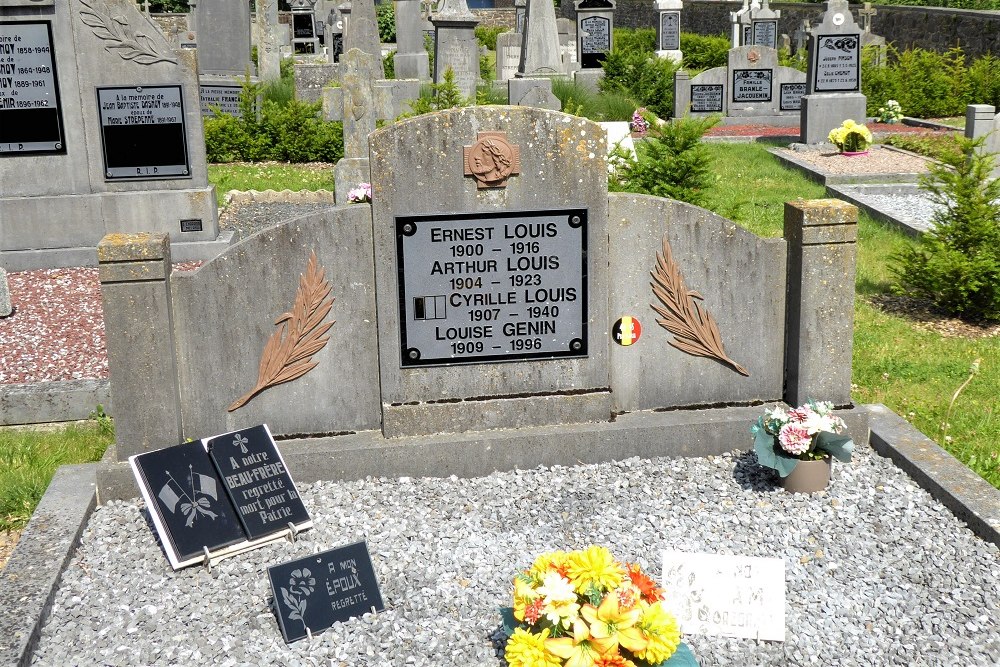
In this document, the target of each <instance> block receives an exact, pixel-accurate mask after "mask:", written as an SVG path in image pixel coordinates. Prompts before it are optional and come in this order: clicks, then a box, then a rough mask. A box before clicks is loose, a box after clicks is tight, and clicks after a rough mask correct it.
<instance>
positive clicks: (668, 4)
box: [653, 0, 684, 63]
mask: <svg viewBox="0 0 1000 667" xmlns="http://www.w3.org/2000/svg"><path fill="white" fill-rule="evenodd" d="M683 8H684V3H683V1H682V0H656V1H655V2H654V3H653V9H655V10H656V12H657V21H656V55H657V56H659V57H660V58H669V59H670V60H673V61H674V62H675V63H679V62H681V60H682V59H683V58H684V54H683V53H682V52H681V10H682V9H683Z"/></svg>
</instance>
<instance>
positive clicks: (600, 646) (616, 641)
mask: <svg viewBox="0 0 1000 667" xmlns="http://www.w3.org/2000/svg"><path fill="white" fill-rule="evenodd" d="M641 613H642V612H640V611H639V609H629V610H627V611H623V610H622V609H621V608H620V607H619V605H618V596H617V595H616V594H615V593H609V594H608V595H605V596H604V600H603V601H602V602H601V606H600V607H596V608H595V607H594V606H593V605H590V604H588V605H584V606H583V608H582V609H581V610H580V614H581V615H582V616H583V618H584V619H585V620H586V621H587V623H589V624H590V636H591V637H592V643H593V645H594V648H596V649H597V650H598V652H600V653H602V654H603V653H607V652H609V651H617V650H618V647H619V646H622V647H623V648H626V649H628V650H629V651H632V652H633V653H636V654H637V653H638V652H639V651H642V650H645V648H646V644H647V642H646V638H645V637H644V636H643V634H642V631H641V630H640V629H639V628H638V627H636V623H637V622H638V621H639V617H640V614H641Z"/></svg>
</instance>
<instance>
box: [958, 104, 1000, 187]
mask: <svg viewBox="0 0 1000 667" xmlns="http://www.w3.org/2000/svg"><path fill="white" fill-rule="evenodd" d="M965 136H966V138H968V139H977V138H979V137H986V140H985V142H984V143H983V149H982V150H983V151H984V152H986V153H993V154H994V155H993V159H994V164H993V177H994V178H1000V114H997V109H996V107H994V106H993V105H992V104H970V105H968V106H967V107H965Z"/></svg>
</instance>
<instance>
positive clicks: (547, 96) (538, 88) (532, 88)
mask: <svg viewBox="0 0 1000 667" xmlns="http://www.w3.org/2000/svg"><path fill="white" fill-rule="evenodd" d="M507 98H508V101H509V103H510V104H511V105H513V106H521V107H537V108H539V109H552V110H553V111H559V109H561V108H562V103H561V102H560V101H559V98H558V97H556V96H555V95H553V94H552V81H551V79H546V78H543V77H539V78H534V79H518V78H516V77H515V78H513V79H508V80H507Z"/></svg>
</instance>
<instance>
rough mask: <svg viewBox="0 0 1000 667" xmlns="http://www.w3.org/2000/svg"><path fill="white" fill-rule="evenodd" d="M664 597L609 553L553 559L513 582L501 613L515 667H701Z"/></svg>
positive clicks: (558, 554)
mask: <svg viewBox="0 0 1000 667" xmlns="http://www.w3.org/2000/svg"><path fill="white" fill-rule="evenodd" d="M662 600H663V590H662V589H661V588H659V587H658V586H657V585H656V582H655V581H653V580H652V579H651V578H650V577H648V576H647V575H646V574H644V573H643V572H642V570H641V568H640V567H639V566H638V565H636V564H631V563H625V564H621V563H619V562H618V561H616V560H615V559H614V557H613V556H612V555H611V552H610V551H608V549H606V548H605V547H601V546H590V547H588V548H586V549H583V550H581V551H570V552H565V551H552V552H548V553H544V554H542V555H540V556H538V558H536V559H535V562H534V563H533V564H532V566H531V567H530V568H529V569H527V570H525V571H524V572H522V573H520V574H518V575H517V576H516V577H515V578H514V606H513V607H508V608H505V609H503V610H501V611H502V614H503V616H504V629H505V630H506V632H507V635H508V641H507V648H506V651H505V657H506V660H507V664H508V665H510V667H668V666H669V667H675V666H677V667H682V666H688V665H690V666H693V667H697V664H698V663H697V662H696V661H695V659H694V656H693V654H692V653H691V651H690V650H688V648H687V647H686V646H685V645H684V644H683V643H682V642H681V633H680V629H679V628H678V625H677V620H676V619H675V618H674V617H673V616H672V615H671V614H670V613H668V612H667V610H666V609H665V608H664V606H663V603H662Z"/></svg>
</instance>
